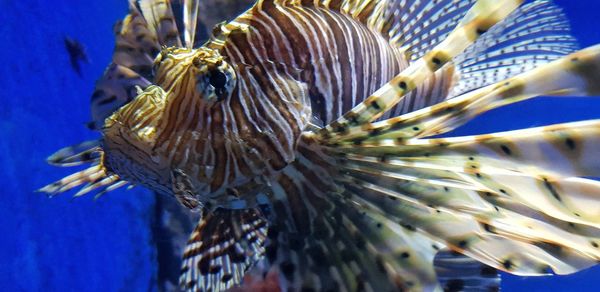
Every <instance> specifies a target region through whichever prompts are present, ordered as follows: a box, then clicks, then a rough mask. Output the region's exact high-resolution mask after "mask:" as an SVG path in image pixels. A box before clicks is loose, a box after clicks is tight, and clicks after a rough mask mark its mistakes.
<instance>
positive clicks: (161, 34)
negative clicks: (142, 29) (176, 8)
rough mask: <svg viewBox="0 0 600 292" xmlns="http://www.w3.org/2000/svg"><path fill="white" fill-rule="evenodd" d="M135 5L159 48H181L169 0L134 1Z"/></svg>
mask: <svg viewBox="0 0 600 292" xmlns="http://www.w3.org/2000/svg"><path fill="white" fill-rule="evenodd" d="M136 3H137V5H138V7H139V9H140V11H141V12H142V15H143V16H144V19H145V20H146V23H147V24H148V28H149V29H150V30H151V31H152V32H153V34H154V35H155V36H156V37H157V40H158V43H159V44H160V45H161V46H168V47H181V46H182V45H181V38H180V35H179V31H178V30H177V22H176V19H175V16H174V13H173V10H172V8H171V1H170V0H136Z"/></svg>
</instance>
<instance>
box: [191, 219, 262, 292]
mask: <svg viewBox="0 0 600 292" xmlns="http://www.w3.org/2000/svg"><path fill="white" fill-rule="evenodd" d="M267 228H268V226H267V221H266V219H264V217H263V215H262V213H261V211H260V210H258V209H246V210H226V209H216V210H214V211H208V210H206V209H205V210H204V211H203V214H202V217H201V219H200V221H199V223H198V225H197V226H196V229H195V230H194V232H193V233H192V235H191V237H190V239H189V241H188V243H187V246H186V248H185V251H184V254H183V264H182V272H181V276H180V279H179V284H180V286H181V288H182V289H184V290H186V291H225V290H227V289H229V288H232V287H234V286H237V285H240V284H241V283H242V280H243V278H244V275H245V274H246V271H248V270H249V269H250V268H252V267H253V266H254V265H256V263H257V262H259V261H260V260H261V259H262V258H263V256H264V253H265V247H264V245H265V241H266V239H267Z"/></svg>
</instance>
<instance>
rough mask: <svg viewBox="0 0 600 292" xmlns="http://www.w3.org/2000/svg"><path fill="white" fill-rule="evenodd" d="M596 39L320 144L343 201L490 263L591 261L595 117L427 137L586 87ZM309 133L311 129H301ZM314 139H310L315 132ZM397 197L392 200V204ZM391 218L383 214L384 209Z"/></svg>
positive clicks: (591, 88)
mask: <svg viewBox="0 0 600 292" xmlns="http://www.w3.org/2000/svg"><path fill="white" fill-rule="evenodd" d="M596 68H600V47H592V48H589V49H586V50H582V51H580V52H577V53H574V54H572V55H569V56H567V57H564V58H562V59H559V60H557V61H554V62H552V63H549V64H547V65H544V66H541V67H539V68H537V69H535V70H532V71H530V72H528V73H524V74H521V75H518V76H516V77H513V78H511V79H509V80H507V81H505V82H500V83H498V84H494V85H490V86H488V87H484V88H482V89H479V90H477V91H473V92H470V93H466V94H464V95H462V96H459V97H456V98H455V99H451V100H449V101H447V102H444V103H441V104H439V105H435V106H433V107H430V108H425V109H423V110H421V111H418V112H415V113H409V114H406V115H403V116H400V117H397V118H394V119H390V120H388V121H382V122H378V123H372V124H365V125H362V129H363V130H364V131H365V133H364V135H363V134H360V133H359V132H355V133H352V135H353V136H346V137H344V138H342V139H339V140H337V141H335V142H336V143H331V144H328V143H327V140H325V141H322V140H319V141H321V142H325V143H324V144H325V145H327V146H326V147H325V149H326V150H324V151H326V152H327V153H329V155H331V156H332V157H334V158H336V159H337V161H338V165H339V167H340V169H339V175H337V176H335V179H336V181H337V182H338V183H339V184H342V185H343V186H344V187H345V189H346V190H350V191H353V192H354V193H356V194H358V195H357V196H355V197H353V200H354V202H356V203H357V204H358V203H360V204H362V205H365V206H372V207H373V208H376V209H379V210H381V212H382V213H383V214H384V216H385V217H386V218H389V219H391V220H394V221H396V220H400V221H402V222H411V224H412V225H413V226H414V229H415V230H418V231H420V232H421V233H424V234H428V236H429V237H430V238H432V239H434V240H437V241H439V242H443V244H444V245H445V246H447V247H449V248H450V249H452V250H454V251H456V252H460V253H462V254H465V255H467V256H469V257H471V258H473V259H476V260H478V261H480V262H482V263H484V264H487V265H489V266H491V267H494V268H496V269H500V270H503V271H507V272H510V273H514V274H519V275H547V274H549V273H552V272H554V273H556V274H569V273H573V272H576V271H579V270H581V269H584V268H587V267H590V266H592V265H594V264H596V263H597V262H598V260H600V249H599V248H598V246H599V241H600V230H598V228H599V227H600V223H599V222H600V217H598V215H597V214H598V207H597V204H593V203H592V204H590V202H595V201H596V199H597V198H596V197H597V196H596V195H595V194H598V193H600V183H599V182H598V181H596V180H592V179H589V178H590V177H598V173H600V161H598V160H597V159H593V157H598V156H599V155H600V153H598V149H599V148H598V147H595V146H594V145H598V143H600V122H599V121H597V120H592V121H583V122H575V123H566V124H559V125H552V126H546V127H539V128H531V129H525V130H517V131H509V132H504V133H493V134H486V135H478V136H467V137H451V138H433V139H425V138H426V137H428V136H431V135H435V134H439V133H445V132H447V131H450V130H452V129H454V128H455V127H457V126H458V125H461V124H463V123H464V122H466V121H468V120H470V119H471V118H473V117H474V116H476V115H478V114H480V113H483V112H485V111H487V110H489V109H492V108H496V107H500V106H503V105H506V104H509V103H513V102H518V101H521V100H524V99H527V98H531V97H534V96H537V95H540V94H565V93H569V94H584V95H585V94H594V93H597V92H598V87H597V86H596V85H595V83H594V82H593V80H597V79H598V77H597V76H598V75H597V74H598V73H597V72H599V71H598V70H597V69H596ZM307 137H310V135H307ZM317 140H318V139H317ZM394 202H398V203H394ZM392 218H393V219H392Z"/></svg>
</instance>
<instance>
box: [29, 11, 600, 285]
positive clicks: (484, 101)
mask: <svg viewBox="0 0 600 292" xmlns="http://www.w3.org/2000/svg"><path fill="white" fill-rule="evenodd" d="M129 4H130V5H129V9H130V11H129V15H127V17H126V18H125V19H124V20H123V21H122V22H120V23H119V24H118V25H117V26H116V49H115V51H114V55H113V63H112V64H111V65H110V66H109V68H108V69H107V70H106V72H105V74H104V76H103V77H102V78H101V79H100V81H99V82H98V84H97V90H96V92H95V93H94V95H93V97H92V105H93V108H94V111H93V114H94V117H93V118H94V122H93V126H95V128H97V129H99V130H101V132H102V137H101V138H100V139H99V140H98V141H94V142H85V143H82V144H79V145H75V146H71V147H67V148H65V149H63V150H60V151H59V152H57V153H56V154H54V155H53V156H51V157H50V158H49V162H50V163H52V164H57V165H63V166H71V165H78V164H84V163H85V164H91V166H90V167H89V168H87V169H85V170H82V171H80V172H77V173H75V174H73V175H71V176H68V177H66V178H64V179H62V180H60V181H57V182H55V183H53V184H50V185H48V186H46V187H44V188H42V189H41V191H43V192H46V193H48V194H58V193H62V192H65V191H67V190H70V189H73V188H75V187H78V186H83V188H82V189H81V190H80V191H79V192H78V193H77V194H76V196H80V195H83V194H86V193H90V192H92V191H93V192H99V193H100V194H102V193H105V192H108V191H111V190H113V189H116V188H118V187H121V186H125V185H141V186H144V187H146V188H149V189H151V190H154V191H157V192H159V193H163V194H169V195H172V196H174V197H175V198H176V199H177V200H178V201H179V202H180V203H181V204H182V205H183V206H185V207H187V208H189V209H192V210H196V211H198V212H200V213H201V215H202V216H201V219H200V221H199V223H198V225H197V227H196V229H195V231H194V232H193V233H192V234H191V237H190V239H189V242H188V245H187V247H186V249H185V252H184V254H183V264H182V265H183V266H182V270H181V277H180V285H181V287H182V289H185V290H193V291H222V290H225V289H229V288H232V287H235V286H238V285H240V284H241V283H242V282H243V278H244V275H245V274H246V272H247V271H253V272H255V273H257V274H260V273H264V274H266V273H267V271H275V272H276V273H277V275H278V277H279V278H278V285H279V286H280V288H281V289H283V290H293V291H298V290H319V291H332V290H333V291H337V290H340V291H356V290H365V291H390V290H408V291H420V290H437V289H442V288H443V289H446V290H477V289H492V290H494V289H497V288H498V284H499V276H498V270H501V271H505V272H508V273H511V274H516V275H549V274H570V273H574V272H576V271H579V270H581V269H585V268H588V267H590V266H593V265H595V264H596V263H597V262H598V261H599V260H600V229H599V228H600V203H599V202H598V195H599V194H600V183H599V182H598V181H596V180H593V179H592V178H593V177H596V176H598V174H600V159H597V158H596V157H600V147H598V146H597V145H600V120H590V121H581V122H573V123H565V124H558V125H551V126H544V127H537V128H529V129H522V130H515V131H508V132H501V133H493V134H483V135H475V136H464V137H456V136H451V133H450V132H451V131H452V130H454V129H456V128H457V127H459V126H461V125H463V124H465V123H466V122H468V121H469V120H471V119H473V118H474V117H476V116H478V115H480V114H482V113H485V112H487V111H489V110H492V109H495V108H498V107H501V106H504V105H508V104H513V103H516V102H520V101H523V100H527V99H530V98H533V97H536V96H540V95H545V96H577V95H594V94H599V93H600V85H599V84H600V46H595V47H591V48H588V49H584V50H580V51H577V43H576V41H575V40H574V38H573V37H571V36H570V32H569V30H570V27H569V24H568V21H567V20H566V18H565V16H564V15H563V13H562V12H561V10H560V9H559V8H557V7H556V6H555V5H554V4H553V3H551V1H527V2H526V1H519V0H505V1H497V0H479V1H475V0H464V1H458V0H437V1H435V0H434V1H421V0H379V1H376V0H313V1H295V0H259V1H258V2H257V3H256V4H255V5H254V6H253V7H251V8H250V9H249V10H247V11H246V12H244V13H243V14H241V15H239V16H238V17H237V18H235V19H234V20H232V21H230V22H226V23H222V24H220V25H218V26H216V27H215V28H214V29H213V33H212V36H211V37H210V39H209V40H208V41H207V42H206V43H204V44H199V43H198V40H197V39H196V37H195V36H196V34H197V31H198V24H197V23H198V6H199V4H198V1H187V0H184V1H168V0H146V1H144V0H139V1H133V0H132V1H130V3H129ZM442 134H445V135H444V136H440V135H442ZM256 271H258V272H256Z"/></svg>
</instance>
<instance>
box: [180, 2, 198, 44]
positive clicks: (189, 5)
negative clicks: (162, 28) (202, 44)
mask: <svg viewBox="0 0 600 292" xmlns="http://www.w3.org/2000/svg"><path fill="white" fill-rule="evenodd" d="M199 6H200V1H197V0H183V23H184V25H185V30H184V33H183V41H184V43H185V46H186V47H187V48H188V49H192V48H193V47H194V43H195V40H196V27H197V26H198V9H199Z"/></svg>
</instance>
